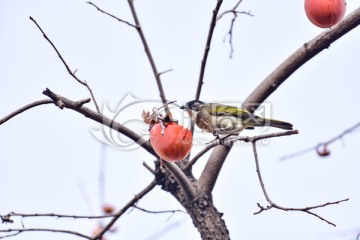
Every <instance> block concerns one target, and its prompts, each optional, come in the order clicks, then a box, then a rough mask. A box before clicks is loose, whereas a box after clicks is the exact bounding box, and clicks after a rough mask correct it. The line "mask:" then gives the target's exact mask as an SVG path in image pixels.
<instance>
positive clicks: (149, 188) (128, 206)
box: [91, 180, 156, 240]
mask: <svg viewBox="0 0 360 240" xmlns="http://www.w3.org/2000/svg"><path fill="white" fill-rule="evenodd" d="M155 186H156V181H155V180H153V181H152V182H151V183H150V184H149V185H148V186H147V187H146V188H144V189H143V190H142V191H141V192H139V193H138V194H137V195H135V197H134V198H132V199H131V200H130V201H129V202H128V203H127V204H126V205H125V206H124V207H123V208H122V209H120V210H119V211H118V212H117V213H116V214H115V215H114V218H113V219H112V220H111V221H110V222H109V223H108V224H107V225H106V226H105V227H104V228H103V229H102V230H101V232H99V233H98V234H97V235H96V236H95V237H93V238H91V240H100V239H102V237H103V236H104V234H105V233H106V232H107V231H108V230H109V229H110V228H111V227H112V226H113V225H114V224H115V222H116V221H117V220H118V219H119V218H120V217H121V216H122V215H123V214H124V213H125V212H126V211H127V210H128V209H129V208H130V207H133V206H134V205H135V204H136V203H137V202H138V201H139V200H140V199H141V198H142V197H144V196H145V195H146V194H148V193H149V192H150V191H151V190H152V189H153V188H154V187H155Z"/></svg>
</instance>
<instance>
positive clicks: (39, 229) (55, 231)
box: [0, 228, 91, 239]
mask: <svg viewBox="0 0 360 240" xmlns="http://www.w3.org/2000/svg"><path fill="white" fill-rule="evenodd" d="M0 232H2V233H5V232H17V233H16V234H13V235H18V234H20V233H23V232H54V233H67V234H72V235H75V236H78V237H82V238H86V239H91V237H89V236H87V235H84V234H82V233H79V232H74V231H70V230H61V229H48V228H13V229H4V230H0ZM13 235H6V236H2V237H0V238H5V237H10V236H13Z"/></svg>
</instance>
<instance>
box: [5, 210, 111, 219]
mask: <svg viewBox="0 0 360 240" xmlns="http://www.w3.org/2000/svg"><path fill="white" fill-rule="evenodd" d="M114 216H115V215H111V214H110V215H101V216H83V215H69V214H57V213H16V212H10V213H8V214H6V215H4V216H0V217H1V218H5V219H10V218H11V217H22V218H28V217H56V218H73V219H84V218H85V219H100V218H110V217H114Z"/></svg>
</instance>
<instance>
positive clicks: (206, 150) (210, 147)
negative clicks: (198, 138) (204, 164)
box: [184, 142, 219, 171]
mask: <svg viewBox="0 0 360 240" xmlns="http://www.w3.org/2000/svg"><path fill="white" fill-rule="evenodd" d="M217 145H219V143H218V142H212V143H209V144H208V145H206V147H205V148H204V149H202V150H201V151H200V152H198V153H197V154H196V155H195V156H194V157H193V158H192V159H191V160H190V161H189V162H188V163H187V164H186V166H185V167H184V171H187V170H189V169H190V168H191V167H192V166H193V165H194V164H195V163H196V162H197V160H199V159H200V158H201V157H202V156H203V155H204V154H205V153H207V152H208V151H209V150H211V149H212V148H213V147H215V146H217Z"/></svg>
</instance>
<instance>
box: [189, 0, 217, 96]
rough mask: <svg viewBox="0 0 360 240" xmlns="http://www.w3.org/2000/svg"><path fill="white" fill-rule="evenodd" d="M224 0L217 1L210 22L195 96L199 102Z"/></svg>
mask: <svg viewBox="0 0 360 240" xmlns="http://www.w3.org/2000/svg"><path fill="white" fill-rule="evenodd" d="M222 2H223V1H222V0H217V4H216V7H215V9H214V11H213V16H212V19H211V22H210V29H209V34H208V37H207V40H206V45H205V51H204V57H203V59H202V61H201V68H200V76H199V82H198V86H197V90H196V95H195V99H196V100H199V98H200V93H201V88H202V85H203V84H204V74H205V67H206V61H207V58H208V55H209V51H210V45H211V40H212V36H213V33H214V29H215V26H216V17H217V14H218V13H219V9H220V7H221V4H222Z"/></svg>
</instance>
